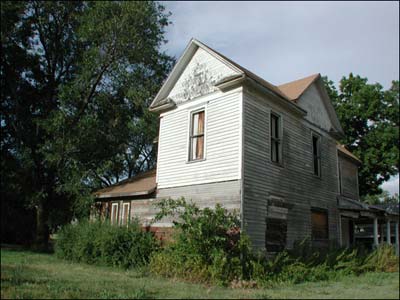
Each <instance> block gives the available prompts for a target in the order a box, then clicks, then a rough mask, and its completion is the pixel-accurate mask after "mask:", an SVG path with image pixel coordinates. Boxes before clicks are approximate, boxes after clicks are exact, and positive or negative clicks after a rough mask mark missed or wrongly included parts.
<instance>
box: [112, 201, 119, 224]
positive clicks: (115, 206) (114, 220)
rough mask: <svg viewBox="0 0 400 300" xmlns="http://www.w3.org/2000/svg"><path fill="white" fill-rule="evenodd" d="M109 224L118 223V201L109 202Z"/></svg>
mask: <svg viewBox="0 0 400 300" xmlns="http://www.w3.org/2000/svg"><path fill="white" fill-rule="evenodd" d="M111 224H118V203H112V204H111Z"/></svg>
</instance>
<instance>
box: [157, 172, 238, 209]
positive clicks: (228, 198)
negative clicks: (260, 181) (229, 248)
mask: <svg viewBox="0 0 400 300" xmlns="http://www.w3.org/2000/svg"><path fill="white" fill-rule="evenodd" d="M180 197H184V198H185V199H186V200H187V201H193V202H194V203H196V204H197V205H198V206H199V207H200V208H205V207H214V206H215V205H216V204H217V203H219V204H221V205H223V206H224V207H225V208H226V209H228V210H231V211H233V210H237V211H238V212H239V211H240V181H239V180H231V181H224V182H216V183H208V184H197V185H190V186H182V187H175V188H166V189H159V190H158V193H157V198H158V199H165V198H172V199H178V198H180Z"/></svg>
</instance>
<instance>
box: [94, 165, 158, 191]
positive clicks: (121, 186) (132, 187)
mask: <svg viewBox="0 0 400 300" xmlns="http://www.w3.org/2000/svg"><path fill="white" fill-rule="evenodd" d="M156 188H157V184H156V170H155V169H153V170H151V171H148V172H145V173H142V174H139V175H137V176H135V177H132V178H128V179H125V180H123V181H120V182H119V183H116V184H113V185H111V186H108V187H106V188H103V189H100V190H97V191H96V192H94V193H93V194H94V195H95V197H96V198H119V197H130V196H149V195H151V194H153V193H154V192H155V191H156Z"/></svg>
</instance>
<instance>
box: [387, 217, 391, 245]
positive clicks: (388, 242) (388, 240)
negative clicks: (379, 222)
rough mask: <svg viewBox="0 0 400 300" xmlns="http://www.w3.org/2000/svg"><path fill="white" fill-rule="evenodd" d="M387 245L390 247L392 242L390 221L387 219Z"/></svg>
mask: <svg viewBox="0 0 400 300" xmlns="http://www.w3.org/2000/svg"><path fill="white" fill-rule="evenodd" d="M386 244H388V245H390V244H391V240H390V219H387V221H386Z"/></svg>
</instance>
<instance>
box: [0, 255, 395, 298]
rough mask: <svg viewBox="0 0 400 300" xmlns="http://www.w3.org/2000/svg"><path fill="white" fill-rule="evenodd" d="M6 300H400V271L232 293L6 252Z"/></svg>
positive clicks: (3, 271) (3, 260) (3, 263)
mask: <svg viewBox="0 0 400 300" xmlns="http://www.w3.org/2000/svg"><path fill="white" fill-rule="evenodd" d="M1 298H2V299H5V298H118V299H120V298H134V299H135V298H136V299H138V298H247V299H249V298H264V299H266V298H301V299H304V298H318V299H322V298H343V299H346V298H347V299H348V298H353V299H356V298H370V299H382V298H386V299H399V273H368V274H364V275H362V276H359V277H355V276H348V277H344V278H342V279H340V280H337V281H328V282H315V283H303V284H297V285H288V284H284V285H282V286H276V287H274V288H269V289H231V288H223V287H216V286H205V285H200V284H190V283H184V282H179V281H174V280H167V279H164V278H158V277H154V276H152V275H149V274H147V273H146V272H145V271H144V270H129V271H125V270H121V269H116V268H109V267H98V266H90V265H85V264H78V263H69V262H65V261H62V260H59V259H57V258H56V257H55V256H54V255H50V254H39V253H34V252H29V251H16V250H5V249H2V250H1Z"/></svg>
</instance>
